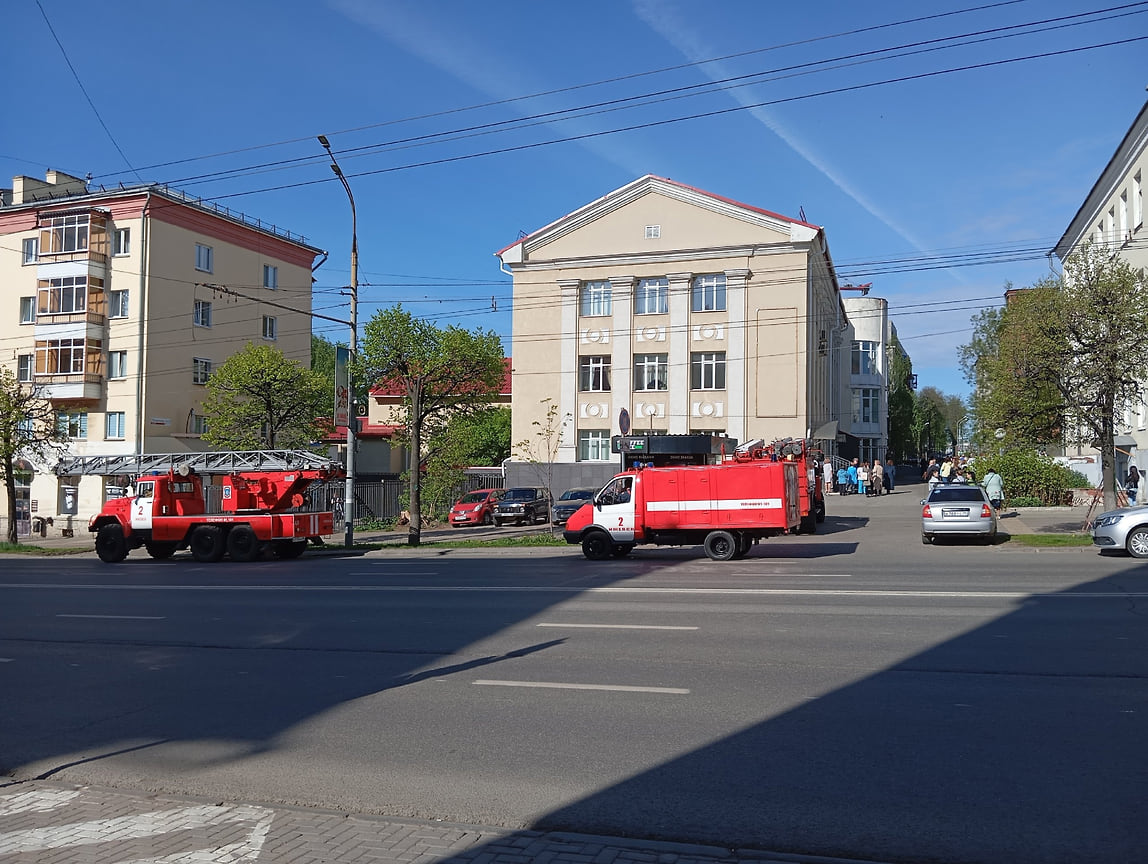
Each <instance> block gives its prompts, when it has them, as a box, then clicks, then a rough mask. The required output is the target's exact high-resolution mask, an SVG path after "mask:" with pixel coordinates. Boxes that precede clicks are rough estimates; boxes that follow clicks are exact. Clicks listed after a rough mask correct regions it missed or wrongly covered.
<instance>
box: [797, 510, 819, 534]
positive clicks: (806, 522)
mask: <svg viewBox="0 0 1148 864" xmlns="http://www.w3.org/2000/svg"><path fill="white" fill-rule="evenodd" d="M797 533H798V534H816V533H817V517H816V516H815V515H814V514H812V513H810V514H809V515H808V516H802V517H801V524H800V525H798V526H797Z"/></svg>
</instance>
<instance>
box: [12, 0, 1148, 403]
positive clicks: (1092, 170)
mask: <svg viewBox="0 0 1148 864" xmlns="http://www.w3.org/2000/svg"><path fill="white" fill-rule="evenodd" d="M977 7H991V8H979V9H978V8H977ZM1102 10H1108V11H1102ZM945 13H955V14H945ZM1087 13H1091V14H1087ZM45 15H46V18H47V21H46V20H45ZM925 16H931V17H930V18H929V20H916V21H914V20H912V19H921V18H923V17H925ZM1066 16H1078V17H1075V18H1067V17H1066ZM1050 19H1063V20H1057V21H1053V20H1050ZM48 22H50V23H51V29H50V28H49V24H48ZM1040 22H1044V23H1040ZM5 25H6V30H7V31H8V38H7V39H6V40H5V43H6V45H5V51H4V52H3V59H2V60H0V64H2V65H0V70H2V71H3V75H4V80H6V81H8V82H9V86H8V87H7V92H8V94H9V97H8V100H7V104H6V106H5V111H4V113H3V116H2V117H0V176H2V177H3V178H4V179H5V181H6V180H7V178H10V177H12V176H14V175H16V174H29V175H32V176H42V175H43V172H44V170H45V169H47V168H56V169H59V170H62V171H66V172H68V173H74V174H78V175H80V176H83V175H85V174H88V173H91V174H92V175H93V178H94V182H95V183H97V184H106V185H109V186H111V185H114V184H116V183H119V182H125V183H128V182H138V181H139V180H146V181H153V180H155V181H161V182H167V183H171V184H172V185H174V186H176V187H178V188H181V189H183V190H185V191H188V192H191V193H193V194H196V195H200V196H203V197H205V198H212V199H215V200H218V201H219V203H221V204H225V205H226V206H229V207H232V208H234V209H239V210H242V211H243V212H245V213H247V214H249V215H251V216H254V217H258V218H260V219H264V220H266V221H269V222H272V223H274V224H277V225H280V226H283V227H287V228H290V229H291V230H292V231H295V232H297V233H301V234H303V235H305V236H306V237H307V239H308V241H309V242H311V243H313V244H315V245H316V246H319V247H321V248H324V249H327V250H329V251H330V256H331V257H330V260H329V261H328V262H327V263H326V264H325V265H324V266H323V267H322V268H321V269H320V270H319V272H318V274H317V278H318V283H317V289H318V292H319V293H317V295H316V304H315V308H316V311H320V312H323V313H325V314H328V315H332V316H335V317H340V316H345V315H346V314H347V300H346V297H345V296H344V295H343V294H341V293H340V291H339V290H338V289H339V287H340V286H344V285H346V284H347V282H348V281H349V263H348V262H349V248H350V239H349V237H350V213H349V208H348V205H347V200H346V197H345V195H344V192H343V190H342V187H341V186H339V185H338V183H337V181H336V180H335V178H334V177H333V176H332V174H331V172H330V169H329V167H328V160H327V159H326V158H325V156H324V154H323V152H322V150H321V148H320V147H319V145H318V144H317V143H316V141H315V136H316V135H317V134H319V133H323V134H326V135H327V136H328V137H329V138H330V140H331V143H332V146H333V147H334V148H335V150H336V152H337V154H338V159H339V161H340V163H341V164H342V166H343V169H344V171H345V172H346V174H347V175H348V177H349V178H350V182H351V185H352V188H353V189H354V193H355V199H356V202H357V208H358V215H359V223H358V224H359V232H358V233H359V244H360V281H361V282H362V283H365V284H363V286H362V287H361V288H360V292H359V300H360V306H359V316H360V322H363V321H365V320H366V319H367V318H369V317H370V315H371V314H372V313H373V312H374V311H376V310H377V309H378V308H380V307H383V306H387V305H390V304H391V303H394V302H396V301H402V302H403V303H404V304H405V305H406V306H407V307H408V308H410V309H411V310H412V311H414V312H415V313H416V314H420V315H427V316H433V317H435V318H436V319H438V320H440V321H441V322H444V323H445V322H455V323H459V324H463V325H465V326H468V327H483V328H488V329H491V330H494V331H496V332H497V333H499V334H500V335H503V336H504V337H506V342H507V350H508V351H511V350H512V346H511V345H510V344H509V336H510V310H511V294H510V280H509V277H507V276H505V275H503V274H502V273H500V271H499V269H498V262H497V259H496V258H494V256H493V253H494V252H495V251H496V250H498V249H500V248H502V247H503V246H506V245H508V244H509V243H511V242H513V241H514V240H515V239H516V238H517V237H518V236H519V232H530V231H533V230H535V229H537V228H539V227H541V226H543V225H545V224H547V223H549V222H551V221H553V220H555V219H557V218H559V217H561V216H562V215H564V214H566V213H568V212H570V211H571V210H574V209H576V208H578V207H580V206H581V205H583V204H585V203H588V202H589V201H592V200H593V199H595V198H598V197H600V196H602V195H604V194H606V193H607V192H610V191H611V190H613V189H616V188H617V187H619V186H622V185H624V184H625V183H628V182H629V181H631V180H633V179H635V178H636V177H639V176H641V175H643V174H646V173H653V174H658V175H660V176H664V177H670V178H672V179H674V180H678V181H681V182H683V183H687V184H689V185H692V186H697V187H700V188H702V189H705V190H708V191H710V192H714V193H717V194H720V195H724V196H727V197H730V198H734V199H737V200H739V201H743V202H745V203H748V204H752V205H754V206H758V207H763V208H766V209H769V210H774V211H776V212H779V213H783V214H785V215H789V216H794V217H797V216H798V215H799V213H800V212H804V214H805V217H806V219H807V220H808V221H810V222H813V223H815V224H818V225H822V226H824V227H825V229H826V232H827V235H828V238H829V244H830V251H831V254H832V255H833V258H834V261H835V262H836V265H837V268H838V272H839V275H840V276H841V281H842V282H843V283H855V284H860V283H865V282H872V283H873V289H872V293H873V294H874V295H877V296H881V297H885V298H887V299H888V300H889V304H890V311H891V314H892V316H893V320H894V322H895V323H896V325H897V328H898V330H899V332H900V334H901V336H902V339H903V341H904V343H905V346H906V348H907V349H908V351H909V353H910V355H911V356H912V357H913V361H914V366H915V370H916V372H917V374H918V376H919V383H920V386H927V385H932V386H935V387H938V388H940V389H941V390H943V391H945V392H946V393H959V394H964V393H966V392H967V390H968V387H967V384H966V383H965V381H964V380H963V378H962V376H961V373H960V371H959V369H958V368H957V365H956V349H957V346H959V345H960V344H962V343H963V342H966V341H968V338H969V334H970V318H971V316H972V315H974V314H975V313H976V312H977V311H978V310H979V309H981V308H984V307H986V306H990V305H999V303H1000V302H1001V300H1002V295H1003V291H1004V286H1005V283H1006V282H1010V281H1011V282H1012V283H1013V284H1014V285H1017V286H1021V285H1027V284H1030V283H1032V282H1033V281H1035V280H1037V279H1039V278H1041V277H1043V276H1045V275H1047V274H1048V273H1049V262H1048V260H1047V259H1046V258H1045V253H1047V251H1048V250H1049V249H1051V248H1052V246H1053V244H1054V243H1055V242H1056V240H1057V239H1059V237H1060V235H1061V234H1062V233H1063V231H1064V229H1065V228H1066V227H1067V225H1068V222H1069V220H1071V218H1072V217H1073V215H1074V214H1075V212H1076V210H1077V208H1078V207H1079V206H1080V204H1081V203H1082V202H1083V200H1084V197H1085V195H1086V194H1087V193H1088V190H1089V189H1090V188H1091V186H1092V184H1093V182H1095V180H1096V178H1097V177H1098V175H1099V173H1100V171H1101V170H1102V169H1103V167H1104V165H1105V164H1106V162H1107V161H1108V159H1109V158H1110V157H1111V155H1112V153H1113V152H1114V151H1115V149H1116V146H1117V145H1118V143H1119V141H1120V139H1121V138H1122V136H1123V135H1124V133H1125V132H1126V131H1127V129H1128V127H1129V126H1130V125H1131V123H1132V120H1133V118H1134V117H1135V116H1136V113H1137V112H1138V111H1139V109H1140V107H1141V106H1142V105H1143V104H1144V100H1145V89H1144V87H1145V84H1148V74H1146V68H1148V64H1146V63H1145V59H1146V58H1148V41H1125V40H1135V39H1141V40H1143V39H1144V37H1148V3H1117V2H1115V0H1113V2H1102V0H1101V2H1083V0H1077V2H1068V0H1064V2H1062V0H1018V2H1008V3H999V2H998V3H990V2H986V0H944V2H939V3H929V4H921V3H919V2H876V3H867V4H860V3H856V2H853V0H849V2H837V0H823V2H820V3H818V4H816V5H814V6H802V5H801V4H792V3H789V4H780V3H764V2H756V0H745V2H743V0H725V2H709V3H701V2H698V0H665V2H663V0H584V2H581V3H577V4H546V3H525V2H516V3H512V2H501V0H488V2H484V3H473V2H462V0H422V2H410V0H327V2H302V0H239V2H235V0H232V2H227V3H224V2H221V0H199V2H197V3H196V4H194V5H187V4H168V3H155V2H152V0H112V2H110V3H107V4H103V5H100V6H93V5H92V4H91V3H82V2H78V0H40V3H39V4H37V3H36V2H35V0H12V2H10V3H8V4H6V7H5ZM53 31H54V35H53ZM970 34H978V35H970ZM57 39H58V40H59V43H60V44H59V45H58V44H57V41H56V40H57ZM1118 42H1123V43H1124V44H1107V43H1118ZM61 45H62V49H63V50H61ZM1092 46H1105V47H1092ZM1080 49H1083V50H1080ZM1039 55H1046V56H1039ZM717 58H724V59H717ZM703 61H712V62H703ZM69 63H70V64H71V68H69ZM73 69H74V72H75V74H74V75H73V71H72V70H73ZM956 69H959V70H961V71H947V70H956ZM659 70H662V71H659ZM77 78H78V79H79V83H77ZM730 79H735V80H730ZM599 82H609V83H599ZM81 84H82V87H83V89H81ZM589 85H593V86H589ZM734 85H736V86H734ZM85 91H86V95H85ZM536 94H545V95H536ZM523 97H533V98H523ZM89 99H90V102H91V103H92V104H89ZM93 105H94V109H93ZM592 106H593V107H592ZM697 115H704V116H697ZM690 117H692V118H693V119H682V118H690ZM667 121H675V122H667ZM105 127H106V129H105ZM635 127H636V128H635ZM623 129H624V130H626V131H618V130H623ZM570 139H575V140H570ZM492 151H503V152H492ZM480 154H488V155H480ZM5 185H7V183H6V182H5ZM973 260H975V261H978V262H982V263H978V264H976V265H974V264H972V263H971V262H972V261H973ZM316 332H322V333H324V335H327V336H328V337H330V338H335V339H343V338H345V329H344V328H339V327H338V325H332V324H328V323H326V322H321V321H320V322H317V326H316Z"/></svg>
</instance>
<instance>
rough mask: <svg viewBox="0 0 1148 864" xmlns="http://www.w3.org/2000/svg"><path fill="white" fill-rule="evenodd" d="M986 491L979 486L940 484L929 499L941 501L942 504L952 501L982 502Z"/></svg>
mask: <svg viewBox="0 0 1148 864" xmlns="http://www.w3.org/2000/svg"><path fill="white" fill-rule="evenodd" d="M984 500H985V496H984V493H983V492H982V491H981V490H980V487H977V486H963V487H962V486H938V487H937V488H936V489H934V490H933V491H932V493H931V494H930V495H929V501H939V502H941V503H942V504H944V503H948V502H951V501H958V502H966V503H967V502H978V503H979V502H982V501H984Z"/></svg>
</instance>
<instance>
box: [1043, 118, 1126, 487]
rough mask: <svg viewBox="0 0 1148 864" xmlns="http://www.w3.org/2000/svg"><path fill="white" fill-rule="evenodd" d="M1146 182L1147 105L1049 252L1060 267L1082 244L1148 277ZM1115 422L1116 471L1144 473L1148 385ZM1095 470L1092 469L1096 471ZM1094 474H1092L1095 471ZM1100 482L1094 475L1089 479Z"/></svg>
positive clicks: (1088, 452) (1086, 452) (1078, 451)
mask: <svg viewBox="0 0 1148 864" xmlns="http://www.w3.org/2000/svg"><path fill="white" fill-rule="evenodd" d="M1145 180H1148V102H1146V103H1145V104H1144V106H1143V107H1142V108H1141V109H1140V113H1139V114H1138V115H1137V116H1136V119H1135V120H1134V121H1133V123H1132V126H1131V127H1130V128H1129V129H1128V132H1127V133H1126V134H1125V135H1124V138H1123V140H1122V141H1121V142H1120V145H1119V146H1118V147H1117V148H1116V152H1115V153H1113V154H1112V158H1111V159H1109V160H1108V164H1107V165H1105V166H1104V170H1103V171H1101V173H1100V176H1099V178H1097V180H1096V183H1095V184H1093V186H1092V189H1091V190H1090V191H1089V193H1088V197H1087V198H1085V199H1084V203H1083V204H1081V205H1080V209H1079V210H1077V211H1076V215H1075V216H1074V217H1073V218H1072V222H1071V223H1069V226H1068V229H1067V230H1066V231H1065V232H1064V235H1063V236H1062V237H1061V238H1060V241H1059V242H1058V243H1057V244H1056V248H1055V249H1054V250H1053V252H1055V253H1056V257H1057V258H1059V259H1060V261H1061V262H1062V263H1063V262H1064V261H1065V260H1066V259H1067V258H1068V257H1069V256H1070V255H1071V254H1072V253H1073V252H1074V251H1076V249H1078V248H1079V247H1081V246H1082V245H1083V244H1084V243H1086V242H1089V241H1091V242H1093V243H1095V244H1096V245H1097V246H1101V247H1105V248H1107V249H1109V250H1111V252H1112V254H1114V255H1119V256H1121V257H1122V258H1124V259H1125V260H1127V261H1128V263H1129V264H1131V265H1132V266H1133V267H1134V268H1136V269H1138V270H1140V272H1141V273H1142V274H1145V273H1148V231H1145V230H1144V182H1145ZM1115 419H1116V431H1117V433H1118V434H1117V438H1116V447H1117V452H1116V470H1117V474H1118V476H1119V477H1121V478H1123V477H1124V476H1126V475H1127V472H1128V466H1129V465H1133V464H1134V465H1136V466H1137V467H1139V468H1140V470H1141V471H1143V470H1144V467H1145V461H1146V459H1148V381H1145V382H1142V386H1141V390H1140V400H1139V402H1138V403H1137V404H1133V405H1126V406H1124V408H1123V410H1122V412H1121V413H1120V414H1118V415H1117V417H1116V418H1115ZM1068 455H1069V456H1083V457H1089V456H1091V457H1094V458H1095V457H1096V456H1097V454H1096V451H1095V450H1093V449H1092V448H1089V447H1075V446H1074V447H1073V448H1072V449H1071V451H1070V452H1069V453H1068ZM1098 471H1099V468H1097V469H1096V472H1098ZM1094 473H1095V472H1094ZM1093 479H1095V480H1096V481H1097V482H1099V475H1098V474H1096V476H1094V478H1093Z"/></svg>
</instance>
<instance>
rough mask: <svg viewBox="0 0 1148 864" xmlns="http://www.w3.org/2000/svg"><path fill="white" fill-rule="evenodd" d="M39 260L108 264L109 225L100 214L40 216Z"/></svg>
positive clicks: (83, 213)
mask: <svg viewBox="0 0 1148 864" xmlns="http://www.w3.org/2000/svg"><path fill="white" fill-rule="evenodd" d="M39 228H40V246H39V253H38V254H39V258H38V260H40V261H42V262H45V263H48V262H59V261H95V262H98V263H100V264H107V262H108V251H109V250H108V222H107V217H106V216H105V215H104V214H103V213H100V212H98V211H91V210H84V211H69V212H66V213H41V214H40V215H39Z"/></svg>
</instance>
